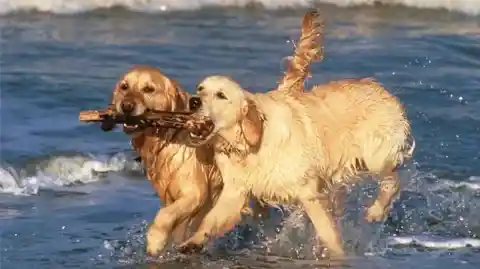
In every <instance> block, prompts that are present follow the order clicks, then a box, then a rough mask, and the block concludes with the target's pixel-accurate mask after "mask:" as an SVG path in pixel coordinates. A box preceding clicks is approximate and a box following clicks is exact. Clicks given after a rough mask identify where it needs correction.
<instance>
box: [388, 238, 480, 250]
mask: <svg viewBox="0 0 480 269" xmlns="http://www.w3.org/2000/svg"><path fill="white" fill-rule="evenodd" d="M387 245H388V246H390V247H398V246H411V245H417V246H422V247H426V248H431V249H457V248H465V247H474V248H480V239H474V238H444V237H436V236H426V235H418V236H399V237H389V238H388V240H387Z"/></svg>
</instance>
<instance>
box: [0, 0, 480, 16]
mask: <svg viewBox="0 0 480 269" xmlns="http://www.w3.org/2000/svg"><path fill="white" fill-rule="evenodd" d="M312 3H314V4H317V3H318V4H321V3H324V4H333V5H337V6H340V7H351V6H359V5H374V4H385V5H401V6H407V7H413V8H426V9H445V10H449V11H456V12H463V13H466V14H470V15H478V14H480V2H479V1H477V0H455V1H452V0H313V1H312V0H194V1H192V0H42V1H38V0H0V14H8V13H12V12H18V11H30V10H36V11H41V12H51V13H59V14H74V13H79V12H87V11H91V10H95V9H109V8H112V7H123V8H126V9H128V10H132V11H138V12H162V11H172V10H195V9H201V8H204V7H210V6H220V7H227V6H235V7H246V6H252V5H259V6H263V7H265V8H267V9H278V8H286V7H289V8H292V7H293V8H296V7H308V6H311V5H312Z"/></svg>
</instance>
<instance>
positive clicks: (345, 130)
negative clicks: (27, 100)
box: [179, 76, 415, 256]
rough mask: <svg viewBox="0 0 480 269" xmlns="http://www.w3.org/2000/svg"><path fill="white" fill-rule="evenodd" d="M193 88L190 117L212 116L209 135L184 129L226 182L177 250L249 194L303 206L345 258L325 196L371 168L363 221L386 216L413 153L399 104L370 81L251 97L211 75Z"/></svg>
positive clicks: (197, 240) (211, 229)
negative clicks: (370, 197)
mask: <svg viewBox="0 0 480 269" xmlns="http://www.w3.org/2000/svg"><path fill="white" fill-rule="evenodd" d="M196 91H197V95H198V96H199V97H200V98H201V107H200V109H199V110H198V113H197V114H198V115H197V116H201V117H206V118H209V119H211V120H212V121H213V123H214V124H215V128H214V130H213V131H212V133H211V134H209V135H207V136H199V135H197V134H195V133H191V134H190V135H191V136H192V139H191V142H192V144H191V145H192V146H202V145H205V144H206V143H207V142H208V143H207V144H211V145H213V146H214V148H215V162H216V164H217V166H218V168H219V169H220V172H221V174H222V179H223V182H224V187H223V190H222V192H221V194H220V196H219V200H218V202H217V204H216V205H215V206H214V208H213V209H212V210H211V211H210V212H209V213H208V214H207V216H206V217H205V219H204V220H203V221H202V223H201V225H200V227H199V229H198V231H197V232H196V233H195V234H194V235H193V236H192V237H191V238H190V239H188V240H187V241H186V242H184V243H183V244H182V245H181V246H180V248H179V249H180V250H181V251H184V252H189V251H193V250H196V249H198V248H199V247H201V246H202V245H203V244H204V243H205V242H206V240H207V239H208V236H210V235H214V234H215V233H216V231H217V230H218V229H219V227H222V225H223V223H225V222H229V221H231V219H233V218H236V216H237V215H238V212H239V211H240V209H241V207H242V206H243V204H244V203H245V201H246V200H247V199H248V197H250V196H253V197H257V198H258V199H261V200H263V201H265V202H267V203H270V204H276V203H287V204H300V205H302V206H303V208H304V209H305V211H306V213H307V214H308V215H309V217H310V219H311V221H312V223H313V225H314V227H315V230H316V233H317V235H318V237H319V239H320V240H321V241H322V242H323V243H324V244H325V245H326V247H327V249H328V250H329V252H330V255H331V256H343V255H344V250H343V246H342V243H341V240H340V235H339V231H338V228H337V227H336V223H335V222H334V220H333V217H332V214H331V211H330V209H331V208H330V207H331V204H330V201H329V198H328V196H329V192H330V190H332V189H333V188H334V186H335V185H339V184H348V183H352V182H354V180H356V179H357V180H358V177H357V176H358V175H359V174H360V173H362V172H369V173H371V174H376V175H379V177H378V180H379V183H380V191H379V194H378V197H377V199H376V200H375V201H374V202H373V204H372V205H371V206H370V207H369V208H368V209H367V211H366V219H367V220H368V221H381V220H383V219H384V218H385V217H386V216H387V214H388V212H389V209H390V207H391V205H392V202H393V200H394V198H395V197H396V195H397V194H398V192H399V179H398V174H397V172H396V169H397V167H398V166H399V165H400V164H402V163H403V162H404V160H405V158H410V157H411V156H412V154H413V151H414V148H415V143H414V140H413V139H412V136H411V130H410V124H409V122H408V120H407V118H406V115H405V111H404V109H403V107H402V105H401V104H400V103H399V101H398V100H397V98H395V97H394V96H392V95H391V94H389V93H388V92H387V91H386V90H385V89H384V88H383V87H382V86H381V85H380V84H379V83H378V82H376V81H375V80H373V79H371V78H364V79H346V80H340V81H334V82H330V83H327V84H325V85H318V86H314V87H313V89H312V91H310V92H300V91H270V92H267V93H258V94H252V93H249V92H247V91H245V90H243V89H242V87H241V86H240V85H239V84H238V83H236V82H235V81H233V80H232V79H231V78H229V77H225V76H210V77H207V78H205V79H204V80H203V81H202V82H201V83H199V84H198V86H197V89H196Z"/></svg>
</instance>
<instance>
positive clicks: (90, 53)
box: [0, 0, 480, 269]
mask: <svg viewBox="0 0 480 269" xmlns="http://www.w3.org/2000/svg"><path fill="white" fill-rule="evenodd" d="M250 2H251V1H243V0H242V1H233V0H232V1H220V0H216V1H214V0H198V1H187V0H183V1H173V0H171V1H170V0H166V1H161V0H150V1H148V0H144V1H141V0H104V1H100V0H87V1H81V0H63V1H62V0H45V1H33V0H20V1H19V0H0V13H1V14H2V15H0V25H1V27H2V31H1V39H0V42H1V43H0V48H1V54H0V60H1V62H0V64H1V65H0V88H1V105H0V108H1V121H0V128H1V140H0V142H1V144H0V146H1V151H0V153H1V166H0V268H1V269H10V268H48V269H55V268H175V269H179V268H192V269H197V268H210V269H214V268H215V269H216V268H219V269H220V268H221V269H223V268H255V269H259V268H288V269H296V268H326V267H329V266H330V267H331V268H362V269H371V268H382V269H384V268H394V269H400V268H407V267H415V268H440V269H444V268H479V266H480V238H479V237H480V145H479V142H480V72H479V70H480V17H479V15H478V14H479V13H480V1H478V0H457V1H448V0H416V1H410V0H392V1H388V0H383V1H371V0H357V1H355V0H350V1H349V0H339V1H333V0H329V1H327V0H325V1H316V3H314V4H311V2H312V1H306V0H305V1H303V0H291V1H272V0H264V1H261V3H263V7H262V6H260V5H258V4H251V3H250ZM373 2H376V3H377V4H374V3H373ZM380 2H381V3H383V4H388V5H380V4H378V3H380ZM332 3H336V4H337V5H333V4H332ZM308 5H315V6H317V7H319V8H320V10H321V12H322V13H323V14H324V17H325V20H326V24H327V28H326V38H325V48H326V58H325V60H324V61H323V62H320V63H315V64H314V65H313V77H312V78H311V79H309V80H308V81H307V85H310V86H311V85H313V84H314V83H322V82H326V81H329V80H334V79H341V78H351V77H365V76H373V77H375V78H376V79H378V80H379V81H380V82H382V83H383V84H384V85H385V86H386V87H387V88H388V89H389V90H390V91H391V92H392V93H394V94H395V95H396V96H398V97H399V98H400V100H401V101H402V102H403V103H404V104H405V106H406V108H407V109H408V116H409V119H410V120H411V121H412V125H413V132H414V134H415V137H416V140H417V151H416V153H415V156H414V161H413V162H412V163H411V164H408V165H407V166H406V167H404V168H403V170H402V181H403V183H404V188H403V192H402V194H401V196H400V198H399V199H398V200H397V201H396V203H395V206H394V208H393V210H392V213H391V214H390V216H389V218H388V220H387V221H386V222H385V223H383V224H372V225H371V224H367V223H365V222H364V221H362V217H361V216H362V215H361V214H362V212H363V205H364V204H365V203H366V202H368V200H369V194H371V192H372V191H373V190H374V186H371V185H368V184H364V185H361V186H359V187H358V188H357V189H355V190H353V191H352V193H350V194H349V196H348V197H349V198H348V207H347V212H346V215H345V217H343V218H342V219H341V222H342V226H343V236H344V239H345V245H346V248H347V250H348V253H349V257H348V258H347V259H345V260H343V261H329V260H325V259H322V258H321V257H316V256H315V255H313V254H312V253H313V252H312V249H313V248H314V244H313V243H314V242H313V239H312V238H313V237H314V233H313V231H312V229H311V226H310V224H309V223H308V220H306V219H305V217H304V216H303V215H302V212H301V211H299V210H296V209H288V208H285V209H283V210H281V209H272V215H273V216H272V218H271V219H269V220H266V221H265V222H264V223H260V224H259V223H254V222H248V223H243V224H242V225H240V227H238V228H237V229H236V230H234V231H232V232H231V233H229V234H228V235H226V236H224V237H222V238H220V239H218V240H216V241H214V242H213V243H212V244H210V245H209V246H208V248H207V253H206V254H203V255H192V256H184V255H180V254H178V253H176V252H175V251H169V252H168V253H166V254H165V255H164V256H162V257H160V258H159V259H155V260H154V259H151V258H148V257H147V256H146V255H145V253H144V246H145V240H144V232H145V229H146V227H147V224H148V223H149V222H150V221H151V220H152V218H153V216H154V214H155V213H156V211H157V209H158V207H159V206H160V203H159V200H158V198H157V197H156V196H155V195H154V191H153V189H152V188H151V186H150V184H149V182H148V181H147V180H146V179H145V177H144V176H143V173H142V169H141V167H140V166H139V165H138V164H137V163H135V162H134V160H133V159H134V157H135V155H134V154H133V153H132V152H131V151H130V149H129V144H128V138H127V137H126V136H124V135H123V134H122V133H121V132H120V131H116V132H111V133H104V132H102V131H101V130H100V128H99V126H98V125H95V124H82V123H80V122H78V112H79V111H80V110H82V109H90V108H101V107H103V106H105V105H106V104H107V103H108V101H109V98H110V94H111V90H112V89H113V86H114V84H115V82H116V80H117V79H118V78H119V77H120V76H121V74H122V73H123V72H125V71H126V70H127V69H128V68H129V67H130V66H132V65H134V64H149V65H153V66H156V67H159V68H160V69H161V70H162V71H163V72H164V73H166V74H167V75H168V76H170V77H172V78H174V79H176V80H178V81H179V82H180V83H181V84H182V85H183V86H184V87H185V88H186V89H190V90H193V89H194V87H195V85H196V83H197V82H198V81H199V80H200V79H201V78H202V77H204V76H206V75H209V74H227V75H230V76H232V77H233V78H235V79H236V80H238V81H240V82H241V83H242V85H244V86H245V87H246V88H249V89H252V90H254V91H264V90H266V89H270V88H272V87H274V86H275V83H276V81H278V79H279V78H280V76H281V75H282V71H283V59H284V58H285V57H287V56H289V55H290V53H291V51H292V47H293V44H292V41H291V40H292V39H293V40H294V39H296V38H297V37H298V34H299V27H300V20H301V17H302V15H303V12H304V11H305V7H307V6H308ZM279 154H281V152H280V153H279Z"/></svg>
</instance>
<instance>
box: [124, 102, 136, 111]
mask: <svg viewBox="0 0 480 269" xmlns="http://www.w3.org/2000/svg"><path fill="white" fill-rule="evenodd" d="M121 108H122V112H123V113H124V114H131V113H132V112H133V110H134V109H135V103H134V102H131V101H123V102H122V104H121Z"/></svg>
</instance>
